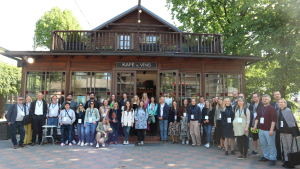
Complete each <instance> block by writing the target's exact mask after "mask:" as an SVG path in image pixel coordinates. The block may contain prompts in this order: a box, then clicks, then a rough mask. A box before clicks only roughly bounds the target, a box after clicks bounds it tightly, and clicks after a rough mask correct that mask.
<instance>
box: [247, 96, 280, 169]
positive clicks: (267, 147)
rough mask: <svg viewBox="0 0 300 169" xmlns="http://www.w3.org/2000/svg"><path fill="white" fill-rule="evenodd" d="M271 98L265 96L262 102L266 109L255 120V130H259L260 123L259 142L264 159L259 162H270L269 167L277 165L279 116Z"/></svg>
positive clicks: (260, 110)
mask: <svg viewBox="0 0 300 169" xmlns="http://www.w3.org/2000/svg"><path fill="white" fill-rule="evenodd" d="M270 101H271V97H270V96H269V95H267V94H265V95H263V97H262V102H263V104H264V107H262V108H261V109H259V110H258V114H257V116H256V118H255V125H254V128H253V130H254V131H255V130H256V129H257V125H258V123H259V140H260V144H261V147H262V150H263V157H261V159H260V160H259V161H270V163H269V165H275V164H276V156H277V153H276V146H275V135H276V131H274V129H275V123H276V119H277V114H276V110H275V108H274V107H273V106H272V105H270V104H269V103H270Z"/></svg>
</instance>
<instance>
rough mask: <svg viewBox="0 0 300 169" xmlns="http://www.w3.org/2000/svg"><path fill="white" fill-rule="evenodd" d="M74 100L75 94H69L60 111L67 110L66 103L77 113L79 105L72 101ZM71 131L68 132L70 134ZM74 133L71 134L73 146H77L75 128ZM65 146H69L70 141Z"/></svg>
mask: <svg viewBox="0 0 300 169" xmlns="http://www.w3.org/2000/svg"><path fill="white" fill-rule="evenodd" d="M72 99H73V94H71V93H69V94H68V95H67V101H64V102H63V103H62V104H61V108H60V111H61V110H63V109H65V103H70V109H72V110H73V112H76V110H77V104H76V102H74V101H72ZM68 131H69V130H66V132H68ZM71 131H72V133H71V137H72V140H73V141H72V143H73V144H76V141H75V129H74V127H72V130H71ZM68 135H69V134H68V133H66V136H68ZM65 144H68V139H66V142H65Z"/></svg>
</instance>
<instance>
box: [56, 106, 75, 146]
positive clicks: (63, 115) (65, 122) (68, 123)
mask: <svg viewBox="0 0 300 169" xmlns="http://www.w3.org/2000/svg"><path fill="white" fill-rule="evenodd" d="M64 107H65V109H63V110H62V111H61V112H60V114H59V118H58V119H59V123H60V129H61V146H64V145H65V144H64V139H65V133H68V135H67V138H68V140H69V146H72V143H71V139H72V134H71V131H72V127H73V123H74V121H75V119H76V116H75V112H74V111H73V110H72V109H70V103H65V106H64ZM65 130H68V132H65Z"/></svg>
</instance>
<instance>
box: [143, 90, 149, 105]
mask: <svg viewBox="0 0 300 169" xmlns="http://www.w3.org/2000/svg"><path fill="white" fill-rule="evenodd" d="M144 95H146V100H145V99H144ZM142 100H143V101H144V103H146V102H147V101H148V94H147V93H146V92H144V93H143V96H142Z"/></svg>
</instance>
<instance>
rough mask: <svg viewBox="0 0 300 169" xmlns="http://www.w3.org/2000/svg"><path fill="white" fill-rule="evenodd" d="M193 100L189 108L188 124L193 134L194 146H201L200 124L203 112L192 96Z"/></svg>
mask: <svg viewBox="0 0 300 169" xmlns="http://www.w3.org/2000/svg"><path fill="white" fill-rule="evenodd" d="M191 102H192V106H191V107H190V109H189V115H188V126H189V127H190V133H191V136H192V141H193V144H192V146H193V147H194V146H196V145H197V146H201V136H200V125H201V120H202V114H201V111H200V108H199V107H198V106H196V99H195V98H192V100H191Z"/></svg>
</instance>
